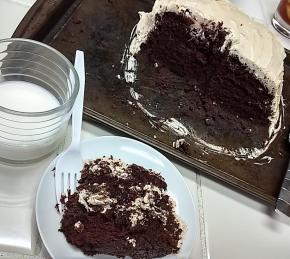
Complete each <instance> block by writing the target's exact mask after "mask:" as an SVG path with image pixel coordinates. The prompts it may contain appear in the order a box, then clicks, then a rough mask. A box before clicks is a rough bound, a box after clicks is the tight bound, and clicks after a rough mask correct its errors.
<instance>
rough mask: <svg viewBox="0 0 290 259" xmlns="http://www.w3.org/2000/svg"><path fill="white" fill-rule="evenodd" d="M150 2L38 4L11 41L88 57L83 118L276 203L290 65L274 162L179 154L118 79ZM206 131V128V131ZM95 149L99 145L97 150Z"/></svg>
mask: <svg viewBox="0 0 290 259" xmlns="http://www.w3.org/2000/svg"><path fill="white" fill-rule="evenodd" d="M153 3H154V1H152V0H123V1H120V0H98V1H96V0H82V1H81V0H71V1H66V0H49V1H47V0H38V1H37V2H36V3H35V4H34V5H33V7H32V8H31V9H30V11H29V12H28V13H27V15H26V16H25V17H24V19H23V20H22V22H21V23H20V25H19V26H18V28H17V29H16V31H15V33H14V35H13V37H24V38H31V39H35V40H39V41H43V42H45V43H48V44H50V45H51V46H53V47H55V48H56V49H58V50H59V51H61V52H62V53H63V54H64V55H65V56H67V57H68V58H69V59H70V60H72V59H73V57H74V53H75V50H76V49H82V50H84V51H85V55H86V71H87V75H86V92H85V102H84V105H85V109H84V113H85V118H86V119H88V120H91V121H95V122H101V123H103V124H105V125H107V126H110V127H112V128H115V129H118V130H120V131H122V132H124V133H127V134H128V135H130V136H132V137H134V138H137V139H139V140H141V141H143V142H146V143H148V144H150V145H152V146H154V147H156V148H158V149H159V150H161V151H164V152H165V153H167V154H169V155H171V156H173V157H175V158H177V159H179V160H180V161H182V162H184V163H186V164H188V165H190V166H192V167H193V168H195V169H197V170H200V171H201V172H203V173H206V174H208V175H211V176H213V177H215V178H216V179H219V180H221V181H222V182H225V183H228V184H230V185H231V186H234V187H236V188H238V189H239V190H243V191H245V192H247V193H249V194H251V195H254V196H255V197H258V198H260V199H261V200H263V201H265V202H267V203H268V204H270V205H275V203H276V200H277V197H278V194H279V191H280V187H281V183H282V181H283V177H284V175H285V171H286V168H287V165H288V159H289V155H290V153H289V147H288V144H287V134H288V132H289V129H290V112H289V100H290V88H289V82H290V67H289V65H290V62H289V60H290V59H289V56H287V58H286V61H285V83H284V92H283V96H284V103H285V106H284V108H285V109H284V120H283V125H282V129H281V130H280V132H279V136H278V137H277V138H276V140H275V141H274V142H273V143H272V144H271V146H270V148H269V149H268V151H267V153H266V154H265V155H267V156H270V157H272V158H273V160H272V161H271V162H270V163H269V164H268V163H264V164H263V165H258V164H257V163H255V161H252V160H246V161H243V160H239V161H237V160H235V159H232V158H229V157H225V156H222V155H220V156H219V155H216V154H207V155H206V156H203V155H204V153H203V151H202V150H201V148H200V147H199V146H195V145H194V143H193V144H191V146H190V151H189V152H188V153H184V152H181V151H179V150H176V149H175V148H173V146H172V142H173V141H174V140H176V136H175V135H173V134H171V133H168V132H166V133H164V132H161V131H158V130H157V129H156V128H152V126H151V124H150V123H149V121H148V119H147V117H146V116H144V113H142V112H141V111H140V110H138V109H136V107H134V106H132V105H130V102H128V100H130V93H129V91H128V87H126V86H124V83H123V82H122V81H120V80H118V78H117V76H118V75H119V74H120V71H121V69H122V68H121V64H120V60H121V59H122V55H123V51H124V47H125V44H126V43H127V42H128V39H129V38H130V34H131V31H132V28H133V27H134V25H135V24H136V23H137V22H138V20H139V16H138V11H150V10H151V8H152V6H153ZM205 130H206V128H205ZM96 148H97V147H96Z"/></svg>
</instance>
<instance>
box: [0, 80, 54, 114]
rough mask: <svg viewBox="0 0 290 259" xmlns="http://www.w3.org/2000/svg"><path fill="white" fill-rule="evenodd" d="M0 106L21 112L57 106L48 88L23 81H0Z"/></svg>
mask: <svg viewBox="0 0 290 259" xmlns="http://www.w3.org/2000/svg"><path fill="white" fill-rule="evenodd" d="M0 106H2V107H5V108H8V109H11V110H14V111H21V112H42V111H48V110H51V109H53V108H56V107H58V106H59V101H58V100H57V99H56V98H55V96H54V95H53V94H51V93H50V92H49V91H48V90H46V89H44V88H42V87H40V86H38V85H35V84H32V83H28V82H24V81H6V82H2V83H0Z"/></svg>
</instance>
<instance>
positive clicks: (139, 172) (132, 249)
mask: <svg viewBox="0 0 290 259" xmlns="http://www.w3.org/2000/svg"><path fill="white" fill-rule="evenodd" d="M63 203H64V204H65V210H64V214H63V218H62V220H61V228H60V231H61V232H63V234H64V235H65V237H66V240H67V241H68V242H69V243H71V244H72V245H74V246H76V247H78V248H79V249H81V250H82V251H83V252H84V254H86V255H91V256H92V255H98V254H107V255H113V256H117V257H121V258H125V256H130V257H131V258H133V259H149V258H155V257H158V258H159V257H163V256H166V255H168V254H176V253H178V251H179V248H180V245H181V239H182V234H183V228H182V225H183V224H182V223H181V221H180V220H179V219H178V218H177V216H176V215H175V212H174V208H175V204H174V202H173V200H172V199H171V198H170V197H169V195H168V194H167V185H166V182H165V181H164V179H163V178H162V177H161V176H160V175H159V174H157V173H155V172H153V171H152V170H147V169H145V168H143V167H141V166H138V165H135V164H131V165H128V164H125V163H124V162H122V161H121V160H119V159H114V158H113V157H102V158H99V159H96V160H93V161H89V162H88V163H86V164H85V165H84V168H83V170H82V172H81V179H80V180H79V186H78V187H77V192H75V193H73V194H72V195H70V196H69V197H68V198H67V199H65V200H63Z"/></svg>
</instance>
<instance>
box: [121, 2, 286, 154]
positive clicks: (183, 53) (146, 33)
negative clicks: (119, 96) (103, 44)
mask: <svg viewBox="0 0 290 259" xmlns="http://www.w3.org/2000/svg"><path fill="white" fill-rule="evenodd" d="M125 56H126V58H127V61H126V68H125V73H124V77H125V79H126V81H127V82H128V83H129V84H130V87H131V90H130V91H131V95H132V98H133V99H134V100H135V101H136V102H137V106H138V107H139V108H140V109H141V110H142V111H143V112H144V113H145V114H146V116H148V117H149V118H150V121H151V123H153V124H154V125H155V126H156V125H157V126H158V125H159V126H160V125H161V126H163V128H169V129H171V131H173V132H174V133H175V134H176V135H178V136H179V137H185V136H187V137H192V138H194V139H195V140H196V141H198V142H199V143H200V144H203V145H207V146H208V147H209V148H212V149H213V150H216V151H223V152H225V153H226V154H229V155H236V154H245V153H249V151H250V149H252V151H253V153H252V157H256V156H258V155H260V154H261V153H262V152H263V151H264V150H265V148H266V146H267V145H268V144H269V143H270V142H272V140H273V138H274V137H275V136H276V132H277V128H279V126H280V119H281V117H280V115H281V98H282V97H281V96H282V86H283V71H284V70H283V59H284V58H285V52H284V49H283V47H282V45H281V44H280V43H279V42H278V40H277V39H276V38H275V36H274V35H273V34H272V33H271V32H270V31H269V30H268V29H267V28H266V27H265V26H264V25H262V24H260V23H258V22H256V21H254V20H253V19H251V18H250V17H248V16H247V15H246V14H244V13H243V12H241V11H240V10H239V9H238V8H237V7H235V6H234V5H233V4H232V3H231V2H230V1H227V0H157V1H156V2H155V4H154V6H153V9H152V11H151V12H150V13H144V12H140V21H139V22H138V24H137V26H136V27H135V28H134V31H133V33H132V39H131V41H130V45H129V47H128V49H127V53H126V55H125ZM141 81H142V83H143V84H142V85H140V84H139V82H141ZM204 132H206V133H204ZM237 132H238V135H237ZM258 132H259V133H258ZM258 135H259V136H260V137H258V140H257V138H256V140H255V137H252V138H249V136H258ZM237 136H239V138H240V139H242V140H243V141H244V142H245V143H243V144H241V141H237ZM226 139H229V140H230V141H228V142H230V143H231V146H226V142H227V141H226Z"/></svg>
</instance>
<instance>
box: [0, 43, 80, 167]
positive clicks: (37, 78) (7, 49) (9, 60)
mask: <svg viewBox="0 0 290 259" xmlns="http://www.w3.org/2000/svg"><path fill="white" fill-rule="evenodd" d="M78 90H79V80H78V76H77V73H76V71H75V69H74V67H73V65H72V64H71V63H70V62H69V60H67V59H66V58H65V57H64V56H63V55H62V54H61V53H60V52H58V51H57V50H55V49H53V48H51V47H49V46H47V45H45V44H43V43H40V42H36V41H32V40H27V39H5V40H0V162H1V161H2V162H5V163H13V164H17V163H18V164H21V163H31V162H34V161H38V160H40V159H42V158H44V157H46V156H48V155H50V154H51V153H52V152H54V151H55V150H56V149H57V148H58V147H59V145H60V143H61V142H62V141H63V139H64V136H65V133H66V130H67V125H68V121H69V119H70V115H71V111H72V107H73V104H74V102H75V99H76V96H77V94H78Z"/></svg>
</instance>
